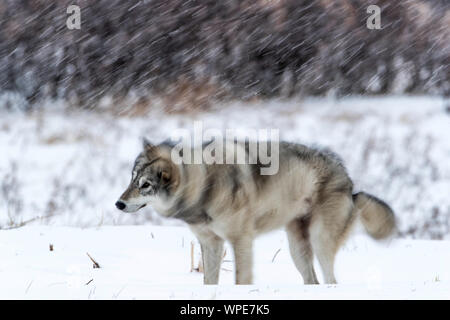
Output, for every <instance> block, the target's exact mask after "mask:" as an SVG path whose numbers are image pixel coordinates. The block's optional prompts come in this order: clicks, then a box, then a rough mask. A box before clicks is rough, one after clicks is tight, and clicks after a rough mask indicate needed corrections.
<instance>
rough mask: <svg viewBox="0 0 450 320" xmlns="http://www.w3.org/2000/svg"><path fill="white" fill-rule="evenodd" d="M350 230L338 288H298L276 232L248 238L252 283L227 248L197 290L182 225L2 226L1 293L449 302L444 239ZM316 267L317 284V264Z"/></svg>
mask: <svg viewBox="0 0 450 320" xmlns="http://www.w3.org/2000/svg"><path fill="white" fill-rule="evenodd" d="M355 232H356V234H354V235H353V236H351V237H350V239H349V240H348V241H347V242H346V243H345V245H344V247H343V248H342V249H341V251H340V252H339V254H338V256H337V260H336V277H337V279H338V282H339V284H338V285H314V286H305V285H303V281H302V278H301V276H300V274H299V273H298V272H297V270H296V269H295V266H294V264H293V262H292V261H291V258H290V256H289V252H288V244H287V239H286V236H285V234H284V232H282V231H277V232H273V233H270V234H267V235H264V236H262V237H260V238H258V239H257V240H256V242H255V268H254V272H255V281H254V282H255V284H254V285H251V286H234V285H233V278H234V275H233V271H232V270H233V263H232V260H233V256H232V251H231V249H230V248H229V247H228V246H227V247H226V250H227V251H226V256H225V258H224V263H223V266H222V270H221V274H220V282H219V286H204V285H202V274H200V273H198V272H195V271H194V272H191V271H190V268H191V267H190V265H191V242H192V241H193V242H194V249H195V254H194V259H195V266H197V264H198V260H199V258H200V254H199V246H198V244H197V242H196V241H195V238H194V236H193V235H192V234H191V233H190V231H189V230H188V228H186V227H166V226H115V227H113V226H108V227H99V228H87V229H81V228H71V227H54V226H40V227H23V228H19V229H14V230H3V231H0V299H450V241H433V240H410V239H407V240H405V239H394V240H391V241H390V242H385V243H377V242H374V241H373V240H371V239H370V238H369V237H368V236H366V235H363V234H359V233H358V231H357V230H356V231H355ZM50 244H51V245H53V251H50V250H49V246H50ZM86 253H89V255H90V256H91V257H92V258H93V259H94V260H96V261H97V262H98V264H99V265H100V268H95V269H94V268H93V263H92V262H91V260H90V259H89V257H88V256H87V254H86ZM316 271H317V273H318V275H319V281H321V272H320V271H321V270H320V268H319V267H318V264H317V262H316Z"/></svg>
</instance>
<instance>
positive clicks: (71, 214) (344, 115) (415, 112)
mask: <svg viewBox="0 0 450 320" xmlns="http://www.w3.org/2000/svg"><path fill="white" fill-rule="evenodd" d="M446 103H448V102H446V101H445V100H444V99H443V98H437V97H385V98H346V99H341V100H333V99H307V100H303V101H300V100H288V101H278V100H273V101H268V102H254V103H242V102H236V103H233V104H230V105H226V106H225V105H218V106H217V108H216V109H213V110H210V111H208V112H199V113H189V114H167V113H164V112H162V111H159V110H156V109H152V110H151V111H150V112H148V113H146V114H145V115H141V116H136V117H130V116H125V115H113V114H111V113H110V112H108V111H105V112H93V111H85V112H73V111H72V112H71V111H68V110H67V109H66V108H57V107H55V106H46V107H45V108H42V110H43V111H39V112H35V113H26V114H23V113H18V112H3V113H1V114H0V150H1V156H0V183H1V186H0V187H1V188H0V227H1V228H9V227H17V226H20V225H23V224H27V225H30V224H31V225H43V224H44V225H64V226H78V227H87V226H90V227H95V226H99V225H124V224H128V225H129V224H177V222H175V221H169V220H162V219H161V218H159V217H157V215H156V214H155V213H154V212H153V211H152V209H151V208H145V209H143V210H141V211H140V212H139V213H138V214H135V215H130V214H124V213H122V212H119V211H118V210H116V209H115V207H114V203H115V201H116V200H117V198H118V197H119V195H120V194H121V192H122V191H123V190H124V189H125V188H126V186H127V184H128V182H129V179H130V176H131V167H132V164H133V161H134V159H135V157H136V155H137V153H138V152H139V151H140V148H141V141H140V138H141V137H143V136H146V137H148V138H149V139H151V140H153V141H155V142H158V141H162V140H164V139H167V138H169V137H170V136H171V134H172V133H173V131H174V130H175V129H177V128H186V129H189V130H192V128H193V123H194V121H203V127H204V128H217V129H220V130H223V131H224V130H225V129H232V128H243V129H246V128H247V129H248V128H255V129H279V130H280V137H281V138H282V139H284V140H290V141H296V142H301V143H305V144H320V145H324V146H328V147H330V148H331V149H333V150H335V151H336V152H337V153H338V154H340V155H341V156H342V158H343V159H344V161H345V163H346V165H347V167H348V170H349V173H350V175H351V177H352V178H353V180H354V182H355V187H356V189H357V190H364V191H367V192H370V193H373V194H375V195H377V196H379V197H380V198H382V199H384V200H386V201H387V202H388V203H389V204H391V206H392V207H393V209H394V210H395V212H396V214H397V216H398V218H399V219H398V221H399V230H400V235H401V236H413V237H417V238H428V239H429V238H433V239H441V238H447V239H449V237H450V200H449V197H448V193H449V190H450V161H449V158H450V130H449V128H450V117H449V113H448V112H446Z"/></svg>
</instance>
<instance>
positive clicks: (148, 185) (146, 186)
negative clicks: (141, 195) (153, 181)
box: [141, 182, 150, 189]
mask: <svg viewBox="0 0 450 320" xmlns="http://www.w3.org/2000/svg"><path fill="white" fill-rule="evenodd" d="M148 187H150V183H148V182H144V184H142V186H141V188H142V189H146V188H148Z"/></svg>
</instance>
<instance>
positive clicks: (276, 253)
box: [272, 248, 281, 263]
mask: <svg viewBox="0 0 450 320" xmlns="http://www.w3.org/2000/svg"><path fill="white" fill-rule="evenodd" d="M280 251H281V248H280V249H278V250H277V252H275V255H274V256H273V258H272V263H273V262H274V261H275V258H276V257H277V255H278V253H279V252H280Z"/></svg>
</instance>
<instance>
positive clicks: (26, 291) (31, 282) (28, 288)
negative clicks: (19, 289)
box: [25, 280, 34, 294]
mask: <svg viewBox="0 0 450 320" xmlns="http://www.w3.org/2000/svg"><path fill="white" fill-rule="evenodd" d="M33 281H34V280H31V281H30V284H29V285H28V287H27V289H26V290H25V294H27V293H28V290H30V287H31V285H32V284H33Z"/></svg>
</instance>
